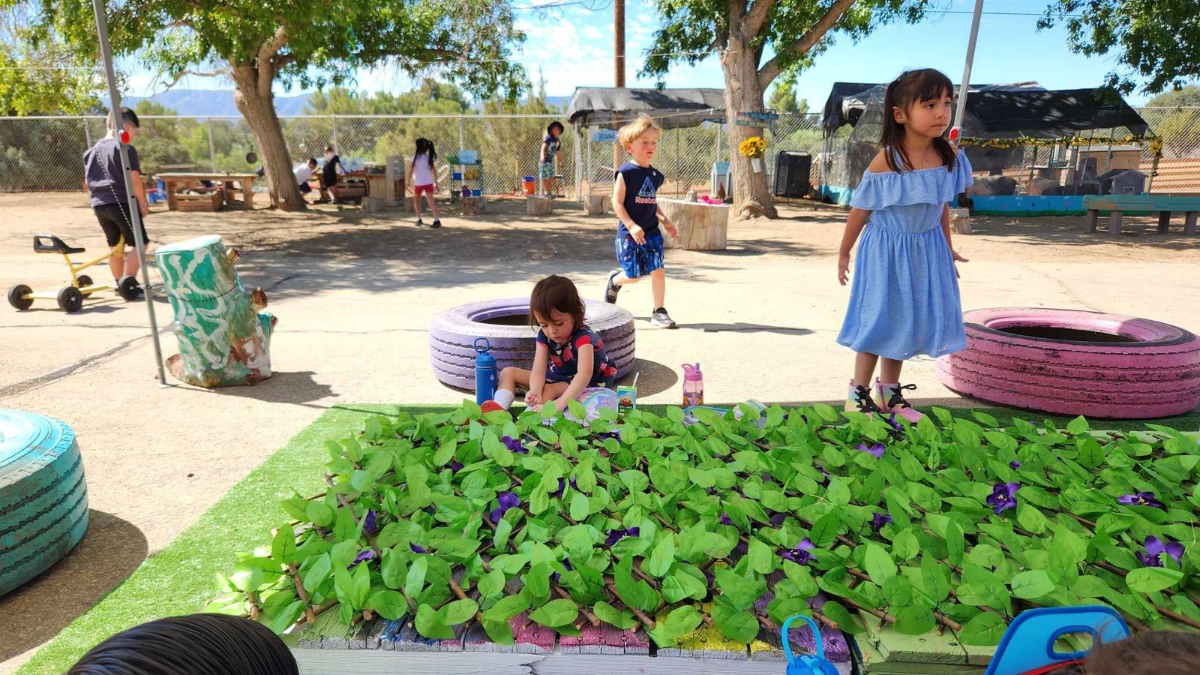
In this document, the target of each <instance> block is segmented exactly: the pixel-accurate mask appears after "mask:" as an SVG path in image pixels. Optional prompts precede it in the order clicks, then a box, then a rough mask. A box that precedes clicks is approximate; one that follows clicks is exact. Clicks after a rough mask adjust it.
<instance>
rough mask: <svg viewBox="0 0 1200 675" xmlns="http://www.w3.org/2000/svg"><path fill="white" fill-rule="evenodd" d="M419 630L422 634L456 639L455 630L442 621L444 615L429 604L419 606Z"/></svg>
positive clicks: (433, 637)
mask: <svg viewBox="0 0 1200 675" xmlns="http://www.w3.org/2000/svg"><path fill="white" fill-rule="evenodd" d="M416 626H417V632H418V633H420V634H421V635H422V636H424V637H427V638H431V639H438V640H452V639H454V631H453V630H451V629H450V627H449V626H447V625H446V624H445V622H444V621H442V617H441V615H440V614H438V613H437V611H435V610H434V609H433V608H432V607H430V606H429V605H421V606H420V607H418V608H417V621H416Z"/></svg>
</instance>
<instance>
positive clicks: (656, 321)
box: [650, 307, 679, 328]
mask: <svg viewBox="0 0 1200 675" xmlns="http://www.w3.org/2000/svg"><path fill="white" fill-rule="evenodd" d="M650 325H651V326H652V327H654V328H678V327H679V326H677V325H675V322H674V321H672V320H671V315H670V314H667V309H666V308H665V307H659V308H658V309H656V310H654V313H653V314H651V315H650Z"/></svg>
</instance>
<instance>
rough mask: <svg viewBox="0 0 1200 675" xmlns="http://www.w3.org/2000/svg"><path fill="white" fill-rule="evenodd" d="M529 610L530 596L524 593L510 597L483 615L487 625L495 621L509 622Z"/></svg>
mask: <svg viewBox="0 0 1200 675" xmlns="http://www.w3.org/2000/svg"><path fill="white" fill-rule="evenodd" d="M527 609H529V596H527V595H525V594H524V593H518V594H517V595H510V596H507V597H505V598H503V599H501V600H500V601H499V602H497V603H496V604H494V605H492V606H491V607H490V608H489V609H488V610H487V611H486V612H484V613H483V620H484V622H485V623H487V622H494V621H504V622H507V621H508V620H509V619H511V618H513V617H514V616H516V615H518V614H520V613H521V612H524V611H525V610H527Z"/></svg>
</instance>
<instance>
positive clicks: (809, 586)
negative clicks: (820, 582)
mask: <svg viewBox="0 0 1200 675" xmlns="http://www.w3.org/2000/svg"><path fill="white" fill-rule="evenodd" d="M783 573H784V574H785V575H787V578H788V580H790V581H791V582H792V583H793V584H796V589H797V591H798V592H799V593H800V595H801V597H804V598H806V599H807V598H811V597H813V596H815V595H816V594H817V593H819V592H820V591H821V588H820V587H819V586H817V582H816V580H815V579H813V578H812V574H811V573H810V572H809V571H808V568H807V567H805V566H803V565H797V564H796V563H794V562H792V561H790V560H785V561H783Z"/></svg>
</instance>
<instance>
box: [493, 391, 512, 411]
mask: <svg viewBox="0 0 1200 675" xmlns="http://www.w3.org/2000/svg"><path fill="white" fill-rule="evenodd" d="M513 398H515V397H514V396H513V393H512V392H511V391H509V390H507V389H501V390H500V391H497V392H496V395H495V396H494V397H493V398H492V400H493V401H495V402H496V403H498V404H500V407H501V408H504V409H505V410H508V408H509V406H511V405H512V404H513Z"/></svg>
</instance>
